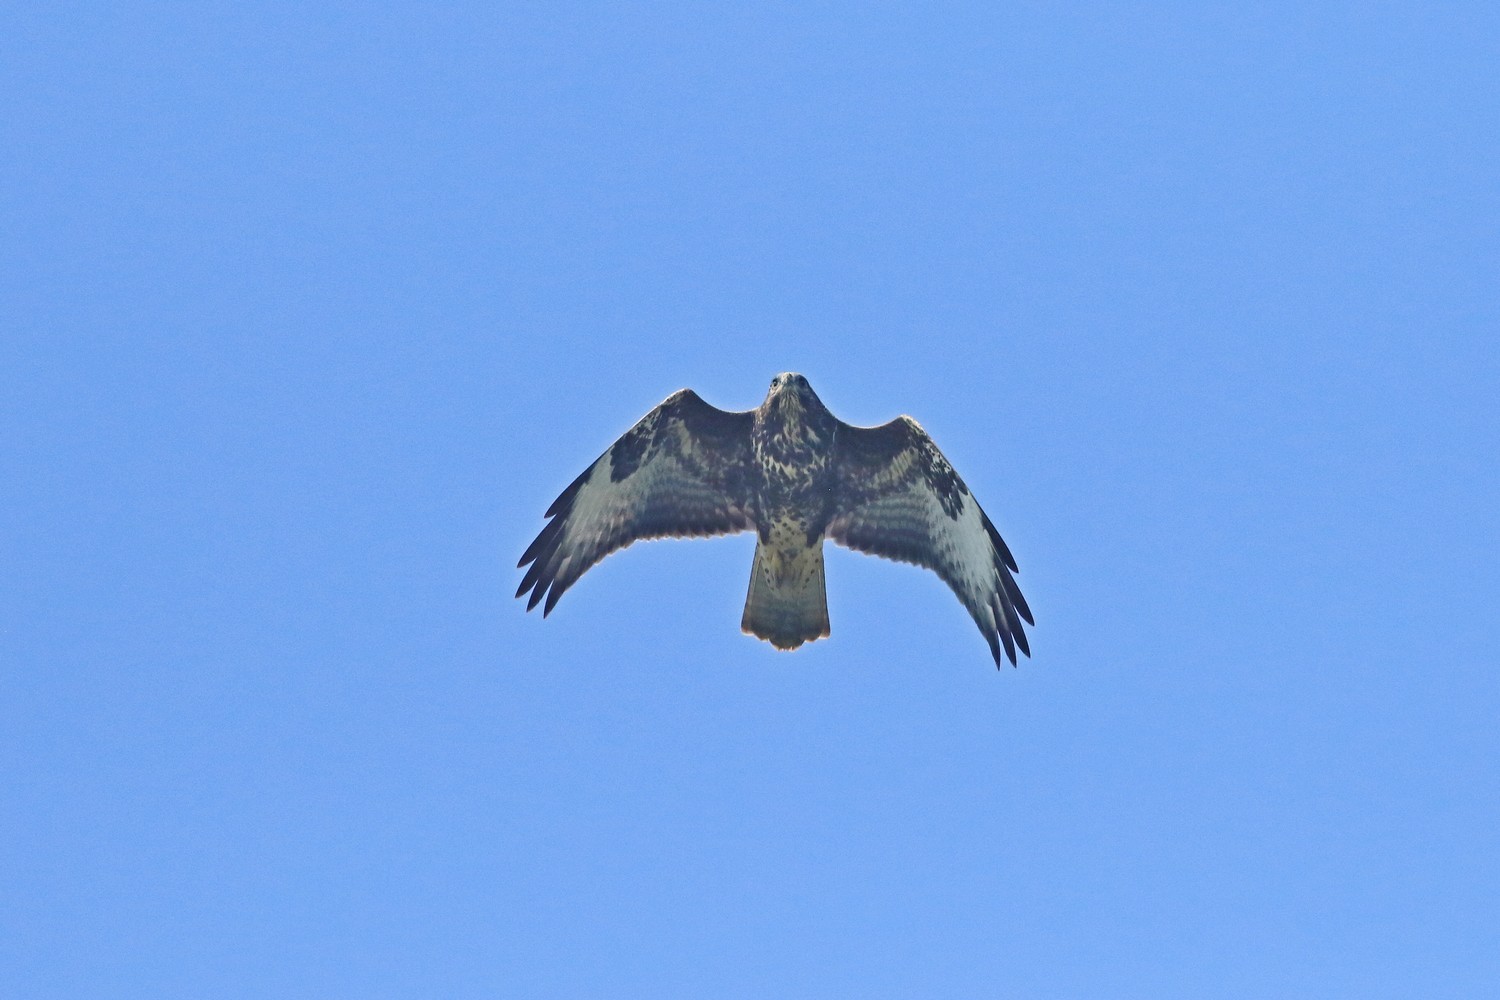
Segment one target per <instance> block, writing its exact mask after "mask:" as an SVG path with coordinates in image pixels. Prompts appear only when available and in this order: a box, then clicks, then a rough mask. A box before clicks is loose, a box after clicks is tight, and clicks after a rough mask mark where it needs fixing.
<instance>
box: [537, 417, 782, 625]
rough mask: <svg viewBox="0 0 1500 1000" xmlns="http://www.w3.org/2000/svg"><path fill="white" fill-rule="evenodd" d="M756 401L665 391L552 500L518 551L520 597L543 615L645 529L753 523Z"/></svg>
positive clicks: (717, 530) (680, 530)
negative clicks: (752, 406)
mask: <svg viewBox="0 0 1500 1000" xmlns="http://www.w3.org/2000/svg"><path fill="white" fill-rule="evenodd" d="M753 419H754V414H753V411H745V412H742V413H730V412H727V411H725V410H720V409H717V408H715V407H712V406H710V405H708V404H707V403H705V402H704V401H703V400H702V399H701V398H699V396H698V394H697V393H695V392H693V391H692V390H691V389H683V390H682V391H681V392H676V393H673V394H672V395H671V396H669V397H667V399H666V401H665V402H663V403H662V404H661V405H660V406H658V407H657V408H656V409H654V410H652V411H651V412H650V413H648V414H646V415H645V416H644V417H642V418H641V420H640V422H639V423H637V424H636V425H635V426H634V427H632V428H631V429H630V430H628V431H626V432H625V435H624V436H623V437H621V438H620V440H618V441H616V442H615V443H614V444H613V445H611V446H610V449H609V450H608V451H606V452H605V453H604V454H603V455H601V456H599V459H598V461H596V462H595V463H594V464H593V465H591V466H589V467H588V468H587V469H586V470H584V473H583V475H581V476H579V477H578V478H577V479H575V480H573V484H572V485H571V486H569V487H568V488H567V489H565V490H563V492H562V495H561V496H559V497H558V498H557V499H556V500H554V501H553V502H552V506H551V507H548V508H547V515H546V516H547V517H550V518H551V519H552V520H551V521H549V522H548V523H547V526H546V527H545V528H543V529H542V533H541V534H539V535H537V536H536V540H535V541H534V542H532V543H531V545H530V547H528V548H527V549H526V554H525V555H523V556H521V561H520V562H519V563H517V564H516V565H517V566H518V567H520V566H525V565H526V564H527V563H530V564H531V568H530V569H528V570H527V571H526V576H525V577H524V578H523V579H522V580H521V586H520V587H519V588H518V589H517V590H516V596H517V597H520V596H521V595H522V594H524V593H526V591H528V590H529V591H531V597H530V598H529V599H528V600H527V602H526V610H527V611H530V610H531V609H532V608H534V607H536V605H537V602H538V601H540V600H542V598H543V596H544V595H545V597H546V603H545V604H544V605H543V606H542V616H543V617H546V616H547V615H548V614H550V613H551V611H552V607H553V605H555V604H556V603H557V599H558V598H559V597H561V596H562V595H563V592H564V591H565V590H567V589H568V588H569V587H571V586H572V585H573V584H574V583H575V582H577V580H578V578H579V577H580V576H582V575H583V573H584V570H586V569H588V568H589V567H590V566H592V565H594V564H595V563H597V562H598V561H599V560H601V559H603V558H604V557H605V556H607V555H609V554H610V553H611V552H613V551H615V550H616V549H620V548H624V547H625V546H627V545H629V544H630V543H631V542H633V541H636V540H637V539H640V538H663V537H667V536H676V537H683V536H694V535H696V536H702V535H724V534H729V533H731V532H735V531H746V530H748V529H750V528H752V527H754V523H753V520H752V516H751V513H750V489H749V487H748V486H747V474H748V471H749V461H750V426H751V422H752V420H753Z"/></svg>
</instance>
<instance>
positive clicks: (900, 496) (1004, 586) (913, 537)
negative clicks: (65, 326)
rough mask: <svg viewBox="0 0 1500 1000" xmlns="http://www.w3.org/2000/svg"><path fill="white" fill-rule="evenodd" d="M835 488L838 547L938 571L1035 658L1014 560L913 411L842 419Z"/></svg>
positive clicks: (988, 623) (981, 621)
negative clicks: (876, 422) (874, 419)
mask: <svg viewBox="0 0 1500 1000" xmlns="http://www.w3.org/2000/svg"><path fill="white" fill-rule="evenodd" d="M834 465H835V470H836V475H837V484H838V485H837V489H836V491H835V504H836V508H835V511H834V515H833V519H832V521H831V522H830V523H829V526H828V537H829V538H832V539H833V540H834V541H835V542H837V543H839V544H840V545H844V546H847V547H848V548H851V549H855V550H857V551H860V552H868V553H871V554H873V555H878V556H884V557H885V558H887V559H895V560H898V561H901V562H909V563H915V564H916V565H918V566H923V567H926V568H927V569H930V570H933V571H934V572H936V573H937V574H938V576H940V577H941V578H942V579H943V581H944V582H945V583H947V584H948V586H949V587H951V588H952V589H953V592H954V593H955V594H956V595H958V599H959V600H960V601H961V602H962V603H963V605H964V607H965V608H967V609H968V611H969V614H970V616H972V617H973V619H974V622H975V624H976V625H978V626H979V631H980V632H981V633H983V634H984V637H985V640H986V641H987V642H988V643H989V646H990V652H991V653H992V654H993V655H994V657H995V664H996V665H997V666H998V665H999V664H1000V655H1001V652H1000V650H1001V646H1002V645H1003V646H1004V647H1005V656H1006V657H1007V658H1008V659H1009V660H1010V662H1011V663H1012V664H1014V663H1015V662H1016V649H1017V648H1019V649H1020V650H1021V652H1023V653H1025V654H1026V655H1028V656H1030V655H1031V649H1030V646H1029V645H1028V643H1027V641H1026V632H1025V629H1024V627H1023V626H1022V624H1021V623H1022V621H1023V620H1024V621H1025V622H1026V623H1027V624H1033V621H1032V617H1031V609H1030V608H1029V607H1027V606H1026V599H1025V598H1024V597H1022V596H1021V590H1020V588H1019V587H1017V586H1016V581H1015V577H1014V576H1012V575H1011V574H1012V573H1013V572H1015V570H1016V561H1015V558H1014V557H1013V556H1012V555H1011V553H1010V550H1009V548H1007V547H1006V545H1005V542H1004V541H1003V540H1002V539H1001V538H1000V533H999V532H998V531H996V530H995V526H994V524H992V523H991V522H990V519H989V517H988V516H986V514H985V513H984V511H983V510H982V509H980V506H979V504H978V502H977V501H975V499H974V497H973V496H972V495H971V494H970V493H969V488H968V486H966V485H965V484H964V481H963V480H962V479H961V478H959V475H958V473H956V472H954V471H953V466H951V465H949V464H948V460H947V459H946V458H944V457H943V454H942V452H940V451H938V448H937V445H935V444H933V442H932V438H930V437H928V436H927V432H926V431H924V430H922V428H921V426H920V425H919V424H917V422H916V421H915V420H912V419H911V418H910V417H898V418H897V419H895V420H893V421H891V422H890V423H888V424H882V425H881V426H879V427H853V426H851V425H849V424H844V423H840V424H839V427H838V433H837V435H836V438H835V445H834Z"/></svg>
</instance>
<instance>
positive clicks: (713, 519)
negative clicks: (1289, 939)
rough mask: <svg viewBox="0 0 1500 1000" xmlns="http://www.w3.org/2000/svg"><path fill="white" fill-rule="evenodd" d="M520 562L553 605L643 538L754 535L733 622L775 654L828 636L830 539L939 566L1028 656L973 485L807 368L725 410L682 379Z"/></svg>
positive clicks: (969, 603) (577, 486)
mask: <svg viewBox="0 0 1500 1000" xmlns="http://www.w3.org/2000/svg"><path fill="white" fill-rule="evenodd" d="M546 516H547V517H548V518H550V520H549V521H548V522H547V525H546V527H544V528H543V529H542V531H541V534H539V535H537V537H536V540H535V541H533V542H532V543H531V545H530V546H529V547H528V548H527V549H526V553H525V554H524V555H523V556H521V561H520V562H519V563H518V564H517V566H518V567H520V566H526V565H527V564H530V568H529V569H527V570H526V575H525V577H524V578H523V579H522V580H521V586H520V587H519V588H518V589H517V590H516V596H517V597H520V596H521V595H522V594H525V593H526V592H527V591H530V592H531V596H530V597H529V599H528V600H527V602H526V610H527V611H530V610H531V609H532V608H534V607H536V605H537V604H538V603H539V602H543V601H544V600H545V603H543V604H542V616H543V617H546V616H547V615H548V614H549V613H551V611H552V608H553V606H554V605H556V604H557V600H558V598H559V597H561V596H562V595H563V592H564V591H566V590H567V589H568V588H569V587H571V586H572V585H573V584H574V583H576V582H577V580H578V578H579V577H580V576H582V575H583V573H584V571H585V570H587V569H588V568H589V567H590V566H593V565H594V564H595V563H597V562H598V561H599V560H601V559H603V558H604V557H605V556H607V555H609V554H610V553H611V552H614V551H615V550H616V549H621V548H624V547H625V546H627V545H629V544H630V543H631V542H634V541H636V540H637V539H642V538H663V537H669V536H670V537H686V536H706V535H725V534H731V533H733V532H739V531H754V532H755V533H756V542H755V562H754V563H753V565H752V566H751V569H750V592H749V594H748V595H747V596H746V598H745V613H744V617H743V618H742V619H741V621H740V628H741V630H743V631H744V632H746V633H748V634H750V635H753V636H756V637H758V638H761V639H765V640H767V641H769V642H770V643H771V645H773V646H775V647H776V648H777V649H796V648H797V647H798V646H800V645H802V644H803V643H804V642H810V641H812V640H814V639H821V638H823V637H824V636H827V635H828V634H829V630H828V599H827V594H826V591H825V589H824V582H823V539H825V538H830V539H832V540H833V541H835V542H837V543H838V544H840V545H843V546H846V547H848V548H851V549H855V550H857V551H859V552H869V553H872V554H874V555H877V556H884V557H885V558H887V559H895V560H899V561H901V562H908V563H915V564H917V565H918V566H924V567H926V568H927V569H930V570H933V571H934V572H936V573H937V575H938V576H940V577H942V579H943V582H944V583H946V584H948V586H949V587H951V588H952V589H953V592H954V593H955V594H957V595H958V599H959V600H960V601H961V602H963V606H964V607H965V608H967V609H968V612H969V614H970V615H971V616H972V617H973V619H974V622H975V624H977V625H978V626H979V631H980V632H981V633H983V635H984V638H985V640H986V641H987V642H988V643H989V646H990V652H991V653H992V654H993V655H994V658H995V665H996V666H997V667H998V666H1000V664H1001V659H1000V655H1001V652H1000V651H1001V646H1002V645H1003V646H1004V649H1005V655H1006V656H1007V657H1009V659H1010V662H1011V663H1012V664H1014V663H1015V662H1016V650H1017V649H1018V648H1019V649H1020V650H1021V652H1023V653H1025V654H1026V655H1027V656H1030V655H1031V649H1030V646H1029V645H1028V644H1027V641H1026V633H1025V630H1024V629H1023V627H1022V625H1021V622H1022V621H1023V620H1024V621H1025V622H1026V623H1027V624H1033V621H1032V617H1031V609H1030V608H1028V607H1027V606H1026V599H1025V598H1024V597H1022V596H1021V591H1020V588H1018V587H1017V586H1016V580H1015V577H1014V576H1012V575H1011V574H1013V573H1015V572H1016V561H1015V559H1014V558H1013V557H1012V556H1011V554H1010V549H1008V548H1006V545H1005V542H1004V541H1002V540H1001V538H1000V533H999V532H998V531H996V530H995V526H994V524H992V523H991V522H990V519H989V517H987V516H986V515H985V513H984V511H983V510H981V509H980V507H979V503H978V502H977V501H976V500H975V499H974V497H973V495H972V494H970V492H969V488H968V486H966V485H965V484H964V481H963V480H962V479H960V478H959V476H958V473H956V472H954V471H953V467H952V466H951V465H949V464H948V460H947V459H946V458H944V457H943V454H942V452H940V451H938V448H937V445H935V444H933V442H932V438H930V437H928V436H927V432H926V431H924V430H923V429H922V428H921V426H920V425H919V424H918V423H917V422H916V421H915V420H913V419H912V418H911V417H904V416H903V417H897V418H896V419H895V420H892V421H891V422H890V423H888V424H882V425H880V426H879V427H854V426H852V425H850V424H846V423H844V422H843V421H841V420H839V419H838V418H837V417H835V416H834V415H833V414H832V413H829V412H828V408H827V407H825V406H824V405H823V402H822V400H820V399H818V397H817V395H816V394H815V393H814V392H813V390H812V386H810V385H808V383H807V379H805V378H803V377H802V376H801V375H798V374H795V373H792V372H787V373H784V374H781V375H777V376H776V377H775V378H773V379H772V380H771V388H770V391H769V392H768V393H767V395H766V399H765V402H763V403H761V404H760V406H759V407H757V408H756V409H754V410H745V411H741V412H728V411H725V410H720V409H717V408H715V407H713V406H710V405H709V404H708V403H705V402H704V401H703V400H702V399H701V398H700V397H699V396H698V394H697V393H695V392H693V391H692V390H691V389H683V390H681V391H680V392H675V393H673V394H672V395H671V396H668V397H667V399H666V400H665V401H664V402H663V403H662V404H661V405H660V406H658V407H657V408H656V409H654V410H652V411H651V412H650V413H648V414H646V415H645V416H644V417H642V418H641V420H640V422H639V423H637V424H636V425H635V426H634V427H632V428H631V429H630V430H628V431H626V432H625V435H624V436H623V437H621V438H620V440H618V441H616V442H615V443H614V444H613V445H612V446H610V449H609V450H608V451H606V452H605V453H604V454H603V455H601V456H599V459H598V460H597V461H596V462H594V464H593V465H590V466H589V467H588V468H587V469H585V470H584V472H583V474H582V475H580V476H579V477H578V478H577V479H575V480H573V483H572V485H570V486H569V487H568V488H567V489H565V490H563V492H562V495H561V496H559V497H558V498H557V499H556V500H554V501H553V502H552V506H551V507H548V508H547V514H546Z"/></svg>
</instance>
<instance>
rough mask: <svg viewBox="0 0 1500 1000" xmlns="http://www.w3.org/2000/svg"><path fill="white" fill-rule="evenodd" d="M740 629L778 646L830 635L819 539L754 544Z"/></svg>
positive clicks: (758, 541)
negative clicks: (771, 545)
mask: <svg viewBox="0 0 1500 1000" xmlns="http://www.w3.org/2000/svg"><path fill="white" fill-rule="evenodd" d="M740 630H741V631H742V632H745V633H746V634H748V635H753V636H755V637H756V638H759V639H765V640H766V641H767V642H769V643H770V644H771V645H773V646H775V647H776V648H777V649H796V648H797V647H798V646H800V645H802V644H803V643H804V642H812V641H813V640H814V639H822V638H824V637H826V636H827V635H828V591H827V589H826V585H825V583H824V578H823V543H822V540H821V539H820V540H819V541H817V542H816V543H814V544H813V545H810V546H806V547H805V548H803V547H796V548H792V549H791V551H788V550H786V549H783V548H776V549H770V550H768V548H767V546H766V544H765V543H764V542H762V541H760V540H759V539H757V540H756V543H755V563H754V565H752V566H751V568H750V592H749V594H747V595H746V596H745V615H744V617H743V618H741V619H740Z"/></svg>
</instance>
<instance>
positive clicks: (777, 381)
mask: <svg viewBox="0 0 1500 1000" xmlns="http://www.w3.org/2000/svg"><path fill="white" fill-rule="evenodd" d="M780 384H781V376H779V375H778V376H777V377H776V378H773V379H772V380H771V388H772V389H774V388H776V387H777V386H778V385H780Z"/></svg>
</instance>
